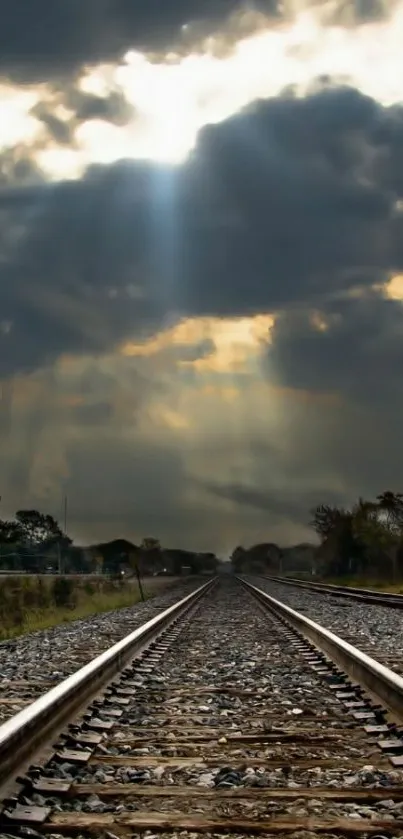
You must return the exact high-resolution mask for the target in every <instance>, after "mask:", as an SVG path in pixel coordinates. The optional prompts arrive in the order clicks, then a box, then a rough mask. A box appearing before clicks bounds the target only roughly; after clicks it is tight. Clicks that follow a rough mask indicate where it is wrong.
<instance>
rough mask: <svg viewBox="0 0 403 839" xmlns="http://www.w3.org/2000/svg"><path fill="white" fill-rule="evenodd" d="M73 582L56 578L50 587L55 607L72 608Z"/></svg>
mask: <svg viewBox="0 0 403 839" xmlns="http://www.w3.org/2000/svg"><path fill="white" fill-rule="evenodd" d="M73 592H74V581H73V580H68V579H67V578H66V577H57V579H56V580H54V582H53V585H52V597H53V600H54V602H55V604H56V606H73V607H74V605H75V604H74V601H73Z"/></svg>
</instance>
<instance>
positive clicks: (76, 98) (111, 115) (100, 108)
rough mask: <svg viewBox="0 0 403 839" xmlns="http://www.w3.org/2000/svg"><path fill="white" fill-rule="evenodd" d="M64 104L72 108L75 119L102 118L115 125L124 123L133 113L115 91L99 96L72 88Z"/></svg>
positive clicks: (122, 97)
mask: <svg viewBox="0 0 403 839" xmlns="http://www.w3.org/2000/svg"><path fill="white" fill-rule="evenodd" d="M66 105H67V106H68V107H69V108H72V109H73V110H74V112H75V116H76V119H77V120H78V121H81V122H84V121H85V120H90V119H102V120H106V121H108V122H112V123H114V124H115V125H126V124H127V123H128V122H129V120H130V119H132V117H133V115H134V108H133V107H132V106H131V105H130V104H129V103H128V102H127V100H126V99H125V97H124V96H123V94H122V93H118V92H117V91H112V92H111V93H110V94H109V96H105V97H101V96H94V95H92V94H90V93H83V92H82V91H80V90H72V91H71V92H70V93H69V94H68V95H67V97H66Z"/></svg>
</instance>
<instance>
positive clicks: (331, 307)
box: [267, 292, 403, 401]
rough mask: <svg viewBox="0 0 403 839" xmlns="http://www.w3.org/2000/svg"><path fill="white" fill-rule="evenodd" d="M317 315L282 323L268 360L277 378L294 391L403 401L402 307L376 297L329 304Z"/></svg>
mask: <svg viewBox="0 0 403 839" xmlns="http://www.w3.org/2000/svg"><path fill="white" fill-rule="evenodd" d="M316 315H317V316H316V318H315V317H313V315H312V312H311V311H309V310H303V309H302V310H301V311H297V312H286V313H284V314H282V315H280V316H279V317H278V318H277V321H276V324H275V326H274V328H273V329H272V331H271V340H272V345H271V347H270V349H269V352H268V356H267V369H268V371H270V375H271V376H273V373H275V374H276V376H277V379H278V381H281V383H282V384H284V385H287V386H289V387H297V388H303V389H307V390H313V391H337V392H339V393H344V394H345V395H348V396H349V398H350V399H353V400H354V399H358V400H359V401H362V400H363V399H365V400H368V399H369V400H373V399H374V397H375V398H377V399H379V400H381V399H384V398H385V397H387V396H389V397H392V398H393V396H395V397H396V398H397V397H400V392H401V371H402V367H403V306H402V303H401V302H400V301H396V300H388V299H386V298H385V296H384V295H383V294H382V293H377V292H371V293H369V294H366V295H363V296H362V297H361V298H358V299H345V300H340V301H334V302H329V303H327V304H325V305H323V306H322V308H321V310H320V311H319V312H318V313H316ZM318 319H319V320H318ZM320 323H322V328H321V327H320Z"/></svg>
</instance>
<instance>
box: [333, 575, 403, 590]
mask: <svg viewBox="0 0 403 839" xmlns="http://www.w3.org/2000/svg"><path fill="white" fill-rule="evenodd" d="M320 582H321V583H331V584H332V585H336V586H352V587H353V588H372V589H375V590H376V591H385V592H390V593H391V594H403V580H397V581H396V580H395V581H392V580H380V579H379V578H376V577H366V576H357V577H326V578H325V577H321V578H320Z"/></svg>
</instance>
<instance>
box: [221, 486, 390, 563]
mask: <svg viewBox="0 0 403 839" xmlns="http://www.w3.org/2000/svg"><path fill="white" fill-rule="evenodd" d="M309 524H310V526H311V527H312V528H313V530H314V531H315V533H316V535H317V536H318V537H319V545H314V544H310V543H303V544H299V545H294V546H292V547H288V548H282V547H279V545H276V544H275V543H272V542H263V543H259V544H257V545H253V546H252V547H250V548H244V547H242V546H241V545H239V546H238V547H236V548H235V550H234V551H233V553H232V556H231V561H232V566H233V569H234V571H235V572H236V573H252V574H253V573H257V574H265V573H267V574H279V573H280V574H281V573H287V572H288V573H294V574H296V575H298V574H299V573H304V574H312V573H318V574H319V575H321V576H323V577H345V576H353V575H355V576H374V577H379V578H384V579H385V580H391V579H397V578H399V577H403V493H400V492H392V491H390V490H388V491H386V492H382V493H380V494H379V495H377V496H376V498H375V499H374V500H366V499H364V498H359V499H358V500H357V501H356V502H355V503H354V504H353V505H352V506H351V507H340V506H336V505H330V504H319V505H318V506H317V507H315V508H314V509H313V510H311V520H310V522H309Z"/></svg>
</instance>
